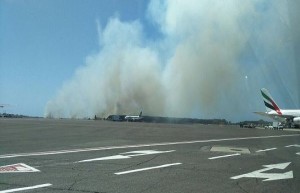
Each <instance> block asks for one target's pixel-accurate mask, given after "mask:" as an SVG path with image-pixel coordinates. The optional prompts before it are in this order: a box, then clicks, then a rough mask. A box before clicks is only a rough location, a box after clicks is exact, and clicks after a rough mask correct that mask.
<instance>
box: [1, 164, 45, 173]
mask: <svg viewBox="0 0 300 193" xmlns="http://www.w3.org/2000/svg"><path fill="white" fill-rule="evenodd" d="M24 172H40V170H38V169H35V168H33V167H31V166H29V165H26V164H24V163H18V164H13V165H6V166H1V167H0V173H24Z"/></svg>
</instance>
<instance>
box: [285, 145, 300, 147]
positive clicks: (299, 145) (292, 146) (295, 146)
mask: <svg viewBox="0 0 300 193" xmlns="http://www.w3.org/2000/svg"><path fill="white" fill-rule="evenodd" d="M285 147H300V145H298V144H294V145H287V146H285Z"/></svg>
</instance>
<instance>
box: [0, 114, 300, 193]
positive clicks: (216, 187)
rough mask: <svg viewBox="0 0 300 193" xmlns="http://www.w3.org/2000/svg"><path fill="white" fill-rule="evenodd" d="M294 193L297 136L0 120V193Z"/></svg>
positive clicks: (218, 128)
mask: <svg viewBox="0 0 300 193" xmlns="http://www.w3.org/2000/svg"><path fill="white" fill-rule="evenodd" d="M299 190H300V132H299V131H298V130H283V131H281V130H262V129H250V128H239V127H238V126H224V125H201V124H156V123H140V122H136V123H135V122H110V121H94V120H67V119H66V120H64V119H62V120H52V119H3V118H2V119H0V193H6V192H47V193H48V192H49V193H50V192H58V193H69V192H74V193H79V192H93V193H97V192H98V193H100V192H101V193H102V192H107V193H108V192H120V193H126V192H128V193H142V192H143V193H144V192H145V193H146V192H149V193H152V192H153V193H154V192H164V193H168V192H170V193H176V192H178V193H179V192H180V193H182V192H209V193H213V192H223V193H224V192H228V193H232V192H272V193H276V192H285V193H288V192H292V193H299Z"/></svg>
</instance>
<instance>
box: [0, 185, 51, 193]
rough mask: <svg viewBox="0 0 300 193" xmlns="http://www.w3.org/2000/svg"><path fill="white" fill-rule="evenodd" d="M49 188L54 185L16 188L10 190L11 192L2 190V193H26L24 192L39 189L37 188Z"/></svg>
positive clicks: (0, 192)
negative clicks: (23, 192)
mask: <svg viewBox="0 0 300 193" xmlns="http://www.w3.org/2000/svg"><path fill="white" fill-rule="evenodd" d="M48 186H52V184H41V185H36V186H30V187H25V188H16V189H10V190H2V191H0V193H8V192H19V191H24V190H32V189H37V188H45V187H48Z"/></svg>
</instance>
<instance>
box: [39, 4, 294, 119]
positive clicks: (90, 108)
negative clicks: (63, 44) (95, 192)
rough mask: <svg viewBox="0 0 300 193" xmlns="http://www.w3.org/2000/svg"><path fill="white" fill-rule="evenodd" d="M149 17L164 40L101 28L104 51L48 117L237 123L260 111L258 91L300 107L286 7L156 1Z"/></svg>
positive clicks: (137, 27) (131, 28) (138, 31)
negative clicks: (275, 93)
mask: <svg viewBox="0 0 300 193" xmlns="http://www.w3.org/2000/svg"><path fill="white" fill-rule="evenodd" d="M146 14H147V16H148V18H149V22H152V23H153V25H155V26H156V27H157V28H158V29H159V30H160V32H161V33H162V34H163V38H161V39H158V40H154V41H150V40H148V39H146V38H145V37H144V32H143V25H142V24H141V23H140V21H138V20H137V21H134V22H122V21H120V19H119V18H117V17H112V18H111V19H110V20H109V21H108V24H107V26H105V27H104V29H103V30H101V28H100V26H98V31H99V37H100V44H101V46H100V47H101V48H100V51H99V53H97V54H95V55H92V56H89V57H88V58H87V60H86V64H85V65H84V66H83V67H81V68H80V69H78V70H77V71H76V73H75V75H74V77H73V79H71V80H70V81H69V82H67V83H65V84H64V86H63V87H62V89H61V90H60V91H59V93H58V95H57V96H56V97H55V98H54V99H53V100H51V101H49V102H48V104H47V106H46V112H45V116H46V117H74V118H80V117H91V116H93V115H98V116H107V115H108V114H113V113H119V114H130V113H138V112H139V111H140V110H143V112H144V113H145V114H148V115H166V116H184V117H200V118H228V119H231V120H237V119H240V118H243V115H241V114H243V113H244V117H245V116H249V114H250V113H251V111H254V110H259V109H262V107H263V106H262V102H261V99H260V97H259V89H260V88H261V87H267V88H270V90H272V89H274V90H276V88H277V89H279V90H284V92H285V93H286V94H287V96H288V98H287V100H290V101H293V103H294V104H295V103H297V102H298V101H297V99H298V98H297V97H298V95H297V94H298V93H296V91H294V90H293V88H294V87H295V84H294V83H293V81H295V80H296V73H295V66H296V65H295V57H296V56H295V54H294V53H291V52H289V50H290V49H293V48H292V45H291V43H289V41H290V38H291V37H292V34H291V32H290V31H291V28H289V25H290V23H289V22H290V21H289V12H288V6H287V3H286V1H279V0H277V1H268V0H266V1H252V0H251V1H250V0H249V1H239V0H231V1H211V0H203V1H197V0H189V1H173V0H170V1H159V0H153V1H151V2H150V4H149V6H148V13H146ZM283 62H284V64H283ZM274 76H275V77H274ZM286 76H287V77H289V79H286V78H285V77H286Z"/></svg>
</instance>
